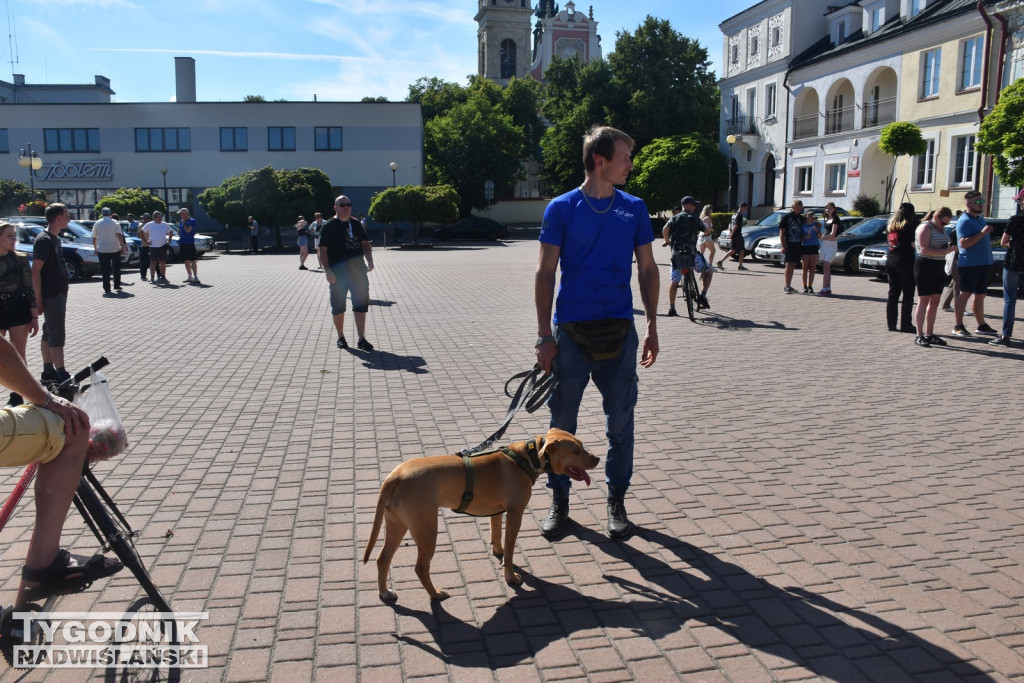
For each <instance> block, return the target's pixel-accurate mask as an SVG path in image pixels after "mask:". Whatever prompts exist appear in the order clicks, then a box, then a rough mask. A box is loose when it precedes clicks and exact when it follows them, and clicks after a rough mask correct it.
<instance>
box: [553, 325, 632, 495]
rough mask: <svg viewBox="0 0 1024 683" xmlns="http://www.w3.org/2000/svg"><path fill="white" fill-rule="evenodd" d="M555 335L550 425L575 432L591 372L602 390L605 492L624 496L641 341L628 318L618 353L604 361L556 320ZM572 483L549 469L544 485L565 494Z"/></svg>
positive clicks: (629, 471)
mask: <svg viewBox="0 0 1024 683" xmlns="http://www.w3.org/2000/svg"><path fill="white" fill-rule="evenodd" d="M554 337H555V343H556V345H557V347H558V352H557V354H556V355H555V361H554V374H555V377H556V378H557V379H558V384H557V385H556V387H555V390H554V391H553V392H552V393H551V397H550V398H549V399H548V407H549V408H550V409H551V426H552V427H557V428H558V429H563V430H565V431H567V432H569V433H571V434H575V433H576V421H577V418H578V417H579V411H580V402H581V401H582V400H583V391H584V390H585V389H586V388H587V384H589V383H590V380H591V378H593V380H594V384H595V385H596V386H597V389H598V391H600V392H601V399H602V405H603V407H604V415H605V433H606V435H607V437H608V456H607V457H606V458H605V461H604V473H605V483H606V484H607V485H608V497H609V498H622V497H623V496H625V495H626V490H627V489H628V488H629V482H630V479H632V477H633V408H634V407H635V406H636V394H637V376H636V353H637V348H638V347H639V345H640V344H639V340H638V338H637V334H636V328H635V327H634V326H633V325H632V324H630V326H629V330H628V331H627V332H626V338H625V339H623V340H622V353H621V355H619V357H618V358H613V359H611V360H603V361H588V360H587V359H586V357H585V356H584V354H583V350H582V349H580V347H579V345H578V344H577V343H576V342H575V341H573V339H572V337H570V336H569V334H568V333H567V332H565V331H564V330H562V329H561V328H560V327H559V326H558V325H555V328H554ZM571 486H572V480H571V479H570V478H569V477H567V476H565V475H564V474H559V475H555V474H549V475H548V488H550V489H552V490H553V491H554V495H555V497H556V498H561V497H567V496H568V495H569V488H570V487H571Z"/></svg>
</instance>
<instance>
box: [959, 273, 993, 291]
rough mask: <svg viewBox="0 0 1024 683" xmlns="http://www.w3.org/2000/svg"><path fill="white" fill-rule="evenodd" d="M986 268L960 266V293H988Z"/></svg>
mask: <svg viewBox="0 0 1024 683" xmlns="http://www.w3.org/2000/svg"><path fill="white" fill-rule="evenodd" d="M988 271H989V267H988V266H960V291H961V292H970V293H971V294H987V293H988Z"/></svg>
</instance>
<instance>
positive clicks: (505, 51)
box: [501, 38, 516, 78]
mask: <svg viewBox="0 0 1024 683" xmlns="http://www.w3.org/2000/svg"><path fill="white" fill-rule="evenodd" d="M515 75H516V41H514V40H512V39H511V38H506V39H505V40H503V41H501V78H512V77H513V76H515Z"/></svg>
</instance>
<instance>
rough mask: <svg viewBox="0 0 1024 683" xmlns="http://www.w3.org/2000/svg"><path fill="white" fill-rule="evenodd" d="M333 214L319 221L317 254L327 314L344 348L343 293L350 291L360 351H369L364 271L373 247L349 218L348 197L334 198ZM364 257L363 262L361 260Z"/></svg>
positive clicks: (367, 286) (370, 262) (369, 267)
mask: <svg viewBox="0 0 1024 683" xmlns="http://www.w3.org/2000/svg"><path fill="white" fill-rule="evenodd" d="M334 212H335V214H336V215H335V216H334V218H332V219H331V220H329V221H327V222H326V223H324V224H323V228H322V229H321V231H320V246H319V248H318V249H317V254H318V256H319V257H320V262H321V263H322V264H323V265H324V272H325V273H326V274H327V282H328V283H330V292H331V315H333V316H334V327H335V329H337V330H338V348H339V349H347V348H348V342H347V341H345V297H346V296H347V295H348V292H350V291H351V292H352V313H353V317H354V318H355V319H356V332H357V333H358V334H359V341H358V343H357V344H356V346H357V347H358V348H359V349H361V350H363V351H373V344H371V343H370V342H368V341H367V340H366V312H367V311H368V310H369V306H370V281H369V278H367V276H366V274H367V273H368V272H370V271H371V270H373V248H372V246H371V245H370V240H369V239H368V238H367V237H366V230H365V229H364V228H363V226H362V224H361V223H360V222H359V221H358V220H356V219H355V218H352V200H350V199H349V198H348V197H346V196H345V195H342V196H340V197H338V198H337V199H335V200H334ZM364 259H365V263H364V261H363V260H364Z"/></svg>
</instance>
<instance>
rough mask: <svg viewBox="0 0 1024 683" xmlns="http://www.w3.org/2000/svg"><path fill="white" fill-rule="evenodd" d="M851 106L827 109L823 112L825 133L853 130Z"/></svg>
mask: <svg viewBox="0 0 1024 683" xmlns="http://www.w3.org/2000/svg"><path fill="white" fill-rule="evenodd" d="M853 110H854V108H853V107H841V108H839V109H829V110H828V111H826V112H825V135H832V134H834V133H845V132H847V131H851V130H853Z"/></svg>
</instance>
